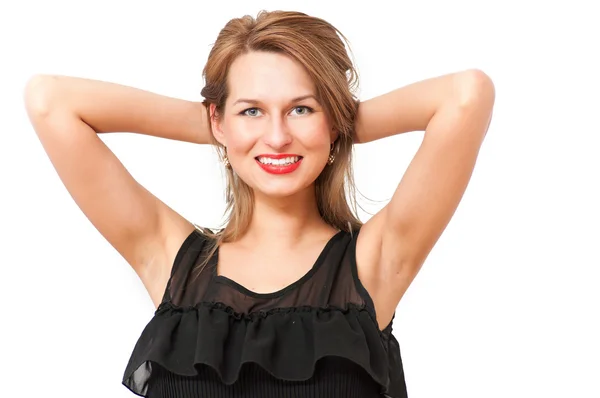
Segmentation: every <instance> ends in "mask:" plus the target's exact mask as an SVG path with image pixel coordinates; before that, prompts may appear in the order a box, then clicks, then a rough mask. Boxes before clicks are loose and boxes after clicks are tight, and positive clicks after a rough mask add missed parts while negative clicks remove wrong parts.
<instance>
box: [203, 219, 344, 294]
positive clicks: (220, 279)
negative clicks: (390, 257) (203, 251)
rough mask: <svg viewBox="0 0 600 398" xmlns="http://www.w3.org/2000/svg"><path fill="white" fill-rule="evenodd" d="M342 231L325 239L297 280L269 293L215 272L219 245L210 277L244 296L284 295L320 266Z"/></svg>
mask: <svg viewBox="0 0 600 398" xmlns="http://www.w3.org/2000/svg"><path fill="white" fill-rule="evenodd" d="M343 233H344V231H343V230H341V231H338V232H336V233H335V235H333V236H332V237H331V238H329V240H328V241H327V243H326V244H325V246H324V247H323V249H322V250H321V252H320V253H319V256H318V257H317V260H316V261H315V262H314V264H313V266H312V267H311V268H310V270H308V272H307V273H306V274H304V275H303V276H302V277H301V278H300V279H298V280H297V281H295V282H293V283H291V284H290V285H288V286H286V287H284V288H281V289H279V290H277V291H275V292H269V293H258V292H255V291H252V290H250V289H248V288H247V287H245V286H243V285H242V284H240V283H238V282H236V281H234V280H233V279H230V278H228V277H227V276H225V275H218V274H217V272H218V270H217V266H218V264H219V249H220V246H219V247H217V248H216V250H215V253H214V254H213V257H212V259H211V264H212V277H213V279H214V280H215V281H216V282H218V283H223V284H226V285H229V286H230V287H232V288H233V289H235V290H237V291H239V292H240V293H243V294H245V295H246V296H249V297H254V298H260V299H268V298H276V297H280V296H282V295H284V294H285V293H287V292H288V291H290V290H292V289H294V288H295V287H297V286H299V285H301V284H302V283H304V282H305V281H306V280H308V279H310V278H311V277H312V276H313V274H314V273H315V272H317V270H318V269H319V268H320V267H321V265H322V264H323V262H324V261H325V258H326V257H327V253H329V251H330V250H331V247H332V246H333V244H334V243H335V242H336V241H337V240H338V239H339V238H340V237H341V236H342V235H343Z"/></svg>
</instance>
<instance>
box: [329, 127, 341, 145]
mask: <svg viewBox="0 0 600 398" xmlns="http://www.w3.org/2000/svg"><path fill="white" fill-rule="evenodd" d="M329 136H330V137H331V142H332V143H333V142H335V141H336V140H337V139H338V137H339V136H340V132H339V131H337V130H336V129H335V128H333V127H332V128H331V133H330V134H329Z"/></svg>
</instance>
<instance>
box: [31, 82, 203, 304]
mask: <svg viewBox="0 0 600 398" xmlns="http://www.w3.org/2000/svg"><path fill="white" fill-rule="evenodd" d="M24 99H25V106H26V109H27V113H28V115H29V118H30V120H31V123H32V125H33V127H34V129H35V132H36V134H37V136H38V138H39V139H40V141H41V143H42V146H43V148H44V150H45V151H46V153H47V155H48V157H49V159H50V161H51V163H52V165H53V166H54V168H55V169H56V171H57V173H58V175H59V177H60V179H61V181H62V182H63V184H64V185H65V187H66V188H67V190H68V191H69V193H70V195H71V197H72V198H73V199H74V200H75V202H76V204H77V205H78V206H79V208H80V209H81V210H82V211H83V213H84V214H85V215H86V217H87V218H88V219H89V220H90V222H91V223H92V224H93V225H94V226H95V227H96V228H97V229H98V231H99V232H100V233H101V234H102V235H103V236H104V238H105V239H106V240H107V241H108V242H109V243H110V244H111V245H112V246H113V247H114V248H115V249H116V250H117V251H118V252H119V253H120V254H121V255H122V256H123V258H124V259H125V260H126V261H127V262H128V263H129V264H130V265H131V266H132V267H133V269H134V270H135V272H136V273H137V274H138V276H139V277H140V278H141V279H142V282H143V283H144V285H145V287H146V289H147V290H148V292H149V294H150V296H151V298H152V300H153V302H154V304H155V305H156V306H157V305H158V304H159V303H160V300H161V298H162V294H163V292H164V287H165V285H166V282H167V280H168V276H169V274H170V270H171V266H172V264H173V260H174V258H175V255H176V252H177V249H178V248H179V246H180V245H181V243H182V242H183V240H184V239H185V237H186V236H187V235H189V234H190V233H191V231H193V229H194V226H193V224H191V223H190V222H188V221H187V220H185V219H184V218H183V217H182V216H180V215H179V214H178V213H176V212H175V211H174V210H172V209H171V208H169V207H168V206H167V205H166V204H165V203H163V202H161V201H160V200H159V199H158V198H156V197H155V196H154V195H152V193H150V192H149V191H147V190H146V189H145V188H144V187H143V186H141V185H140V184H139V183H138V182H137V181H136V180H135V179H134V178H133V177H132V176H131V174H129V172H128V171H127V170H126V168H125V167H124V166H123V164H122V163H121V162H120V161H119V159H118V158H117V157H116V156H115V155H114V153H113V152H112V151H111V150H110V149H109V148H108V147H107V146H106V145H105V144H104V142H103V141H102V140H101V139H100V138H99V137H98V133H108V132H133V133H140V134H147V135H152V136H156V137H163V138H168V139H174V140H180V141H185V142H192V143H198V144H207V143H209V142H210V140H209V137H210V130H209V124H208V121H207V117H206V110H205V107H204V105H203V104H202V103H197V102H189V101H185V100H181V99H175V98H170V97H166V96H162V95H159V94H155V93H151V92H148V91H144V90H140V89H136V88H133V87H127V86H123V85H119V84H114V83H108V82H101V81H96V80H89V79H82V78H75V77H67V76H49V75H36V76H34V77H32V78H31V79H30V80H29V82H28V83H27V86H26V88H25V92H24Z"/></svg>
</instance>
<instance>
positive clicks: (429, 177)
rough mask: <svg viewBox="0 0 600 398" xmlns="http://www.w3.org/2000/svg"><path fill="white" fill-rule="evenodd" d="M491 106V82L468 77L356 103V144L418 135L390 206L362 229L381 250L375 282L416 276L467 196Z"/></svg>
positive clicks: (479, 75)
mask: <svg viewBox="0 0 600 398" xmlns="http://www.w3.org/2000/svg"><path fill="white" fill-rule="evenodd" d="M494 99H495V89H494V84H493V83H492V80H491V79H490V78H489V77H488V76H487V75H486V74H485V73H484V72H482V71H480V70H477V69H474V70H466V71H461V72H458V73H453V74H448V75H443V76H439V77H435V78H431V79H427V80H423V81H420V82H416V83H413V84H410V85H408V86H405V87H402V88H399V89H397V90H395V91H392V92H390V93H387V94H384V95H382V96H379V97H376V98H373V99H370V100H368V101H365V102H363V103H360V105H359V107H358V114H357V117H356V122H355V137H354V140H355V142H356V143H364V142H370V141H374V140H377V139H380V138H384V137H388V136H391V135H395V134H400V133H405V132H410V131H423V130H425V135H424V138H423V142H422V144H421V146H420V147H419V150H418V151H417V153H416V154H415V156H414V158H413V160H412V161H411V163H410V165H409V166H408V168H407V169H406V172H405V173H404V176H403V177H402V180H401V181H400V183H399V185H398V188H397V189H396V191H395V193H394V195H393V197H392V199H391V201H390V202H389V203H388V204H387V205H386V206H385V207H384V208H383V209H382V210H381V211H380V212H379V213H378V214H376V215H375V216H373V217H372V218H371V219H370V220H369V221H368V222H367V223H365V225H364V227H363V228H364V229H365V230H371V232H369V234H374V235H376V236H378V239H377V241H379V242H380V253H381V254H380V255H381V259H380V261H379V265H380V266H381V267H377V268H378V270H377V274H378V275H379V277H381V278H384V279H388V278H390V277H393V276H400V277H401V279H402V280H403V283H408V284H410V281H412V279H413V278H414V277H415V276H416V274H417V272H418V271H419V269H420V267H421V265H422V264H423V263H424V261H425V259H426V258H427V256H428V255H429V252H430V251H431V249H432V248H433V246H434V244H435V243H436V242H437V240H438V239H439V237H440V236H441V234H442V232H443V231H444V229H445V228H446V226H447V224H448V223H449V221H450V219H451V218H452V216H453V214H454V212H455V211H456V208H457V207H458V204H459V202H460V200H461V199H462V196H463V194H464V192H465V190H466V187H467V184H468V182H469V180H470V178H471V174H472V172H473V168H474V167H475V162H476V159H477V155H478V153H479V149H480V147H481V144H482V142H483V139H484V137H485V135H486V133H487V129H488V127H489V124H490V121H491V117H492V109H493V106H494ZM369 224H371V225H369ZM365 227H366V228H365ZM388 281H389V279H388ZM405 287H408V286H405Z"/></svg>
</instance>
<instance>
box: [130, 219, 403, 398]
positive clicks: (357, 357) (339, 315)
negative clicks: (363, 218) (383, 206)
mask: <svg viewBox="0 0 600 398" xmlns="http://www.w3.org/2000/svg"><path fill="white" fill-rule="evenodd" d="M358 233H359V231H355V232H354V233H349V232H345V231H340V232H338V233H337V234H336V235H335V236H333V237H332V238H331V239H330V240H329V241H328V243H327V244H326V246H325V247H324V249H323V250H322V252H321V254H320V256H319V258H318V259H317V261H316V262H315V264H314V265H313V267H312V269H311V270H310V271H309V272H308V273H307V274H305V275H304V276H303V277H302V278H301V279H299V280H298V281H296V282H294V283H293V284H291V285H289V286H287V287H286V288H284V289H282V290H279V291H277V292H274V293H266V294H263V293H255V292H252V291H250V290H248V289H246V288H245V287H243V286H241V285H240V284H238V283H236V282H235V281H233V280H231V279H228V278H227V277H225V276H222V275H217V272H216V264H217V260H218V250H217V252H216V253H215V255H213V257H212V258H211V259H210V260H209V262H208V264H207V266H206V267H205V268H204V269H203V270H202V272H200V273H198V272H197V270H193V269H194V266H195V265H197V264H199V263H201V262H202V260H203V259H205V258H206V255H207V254H208V252H207V251H208V246H209V245H208V244H207V243H208V242H209V238H208V237H207V236H206V235H205V234H203V233H202V232H201V231H200V230H195V231H193V232H192V233H191V234H190V235H189V236H188V237H187V238H186V239H185V241H184V242H183V243H182V245H181V248H180V249H179V252H178V253H177V256H176V258H175V261H174V263H173V268H172V271H171V276H170V278H169V282H168V284H167V288H166V290H165V293H164V296H163V300H162V303H161V304H160V306H159V307H158V309H157V310H156V312H155V315H154V317H153V318H152V319H151V320H150V322H149V323H148V325H147V326H146V328H145V329H144V330H143V332H142V334H141V336H140V338H139V340H138V342H137V344H136V345H135V348H134V349H133V352H132V354H131V358H130V360H129V363H128V364H127V367H126V369H125V374H124V376H123V385H124V386H126V387H127V388H129V389H130V390H131V391H132V392H134V393H135V394H137V395H140V396H144V397H149V398H174V397H177V398H188V397H210V398H213V397H215V398H216V397H219V398H226V397H249V398H250V397H251V398H259V397H260V398H270V397H311V398H317V397H327V398H337V397H344V398H351V397H360V398H370V397H393V398H401V397H406V396H407V392H406V384H405V381H404V371H403V367H402V359H401V356H400V348H399V345H398V342H397V340H396V339H395V338H394V336H393V335H392V322H390V324H389V325H387V327H386V328H385V329H384V330H383V331H380V330H379V327H378V325H377V322H376V316H375V308H374V306H373V302H372V300H371V297H370V296H369V294H368V292H367V291H366V290H365V289H364V287H363V286H362V284H361V283H360V281H359V279H358V272H357V267H356V259H355V248H356V238H357V236H358Z"/></svg>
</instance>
